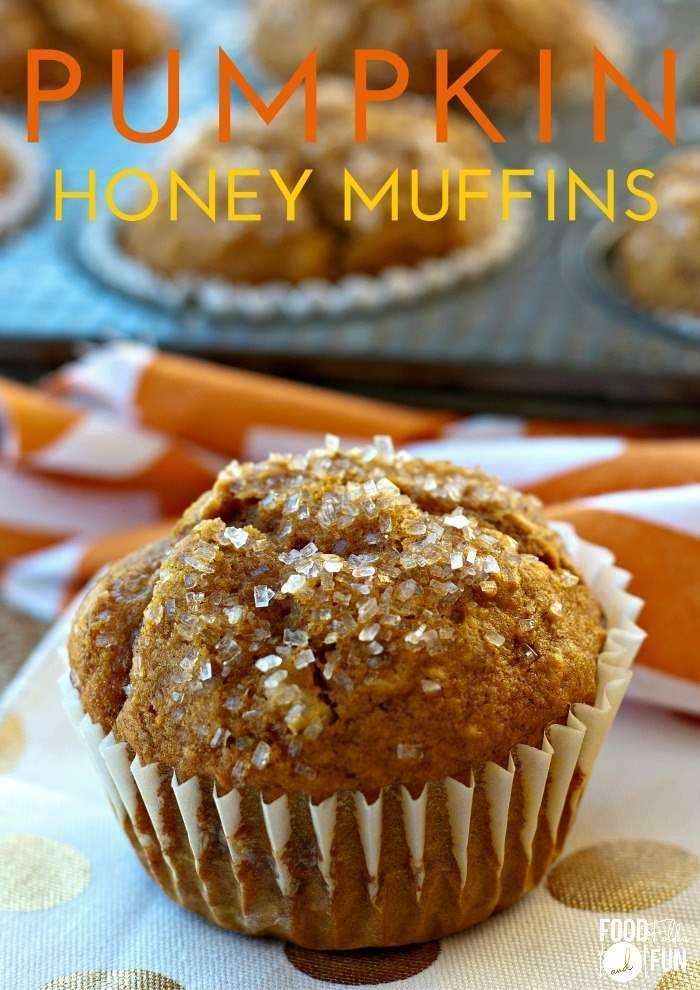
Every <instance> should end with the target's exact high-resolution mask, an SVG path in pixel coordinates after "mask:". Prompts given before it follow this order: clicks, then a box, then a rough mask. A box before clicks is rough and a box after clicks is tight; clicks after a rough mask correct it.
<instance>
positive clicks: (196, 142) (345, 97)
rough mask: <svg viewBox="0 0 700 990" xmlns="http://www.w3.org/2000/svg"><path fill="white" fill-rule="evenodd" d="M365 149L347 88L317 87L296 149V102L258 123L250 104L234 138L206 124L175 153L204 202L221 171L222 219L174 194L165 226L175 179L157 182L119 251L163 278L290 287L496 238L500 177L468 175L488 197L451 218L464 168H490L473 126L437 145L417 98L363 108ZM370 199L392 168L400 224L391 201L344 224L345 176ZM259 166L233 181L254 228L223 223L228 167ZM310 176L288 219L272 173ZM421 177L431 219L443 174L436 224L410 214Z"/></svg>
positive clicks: (331, 83)
mask: <svg viewBox="0 0 700 990" xmlns="http://www.w3.org/2000/svg"><path fill="white" fill-rule="evenodd" d="M368 117H369V120H368V143H367V144H366V145H363V144H357V143H356V142H355V141H354V123H353V114H352V87H351V86H350V84H349V83H348V82H347V81H345V80H341V79H334V78H332V79H328V78H326V79H321V80H319V86H318V140H317V141H316V142H315V143H304V142H302V141H300V135H301V134H303V129H304V125H303V105H302V103H301V101H300V100H296V101H294V102H293V103H291V104H290V105H289V106H288V107H285V108H284V110H283V111H282V112H281V114H280V116H279V117H278V118H277V119H276V120H275V121H274V122H273V123H272V124H271V125H265V124H264V123H263V122H262V121H261V120H260V118H259V117H258V116H257V115H256V113H255V112H254V111H253V110H251V109H250V108H247V109H239V108H236V119H235V140H234V142H233V143H232V144H231V145H226V144H221V143H220V142H219V140H218V129H217V125H216V124H215V123H211V124H209V125H206V126H204V127H203V128H201V129H200V131H199V132H198V133H197V134H196V135H195V136H194V137H193V139H192V141H191V142H190V143H189V144H188V146H187V147H186V148H185V149H184V151H182V152H181V153H180V154H179V155H176V156H175V157H174V158H173V159H172V160H170V161H169V162H168V163H167V165H168V170H169V169H170V168H172V169H174V170H175V171H176V172H177V173H178V174H179V175H180V176H182V178H183V179H184V180H185V181H186V182H187V183H188V184H189V185H190V186H192V188H193V189H195V190H196V191H197V192H198V194H199V195H200V196H201V195H203V194H204V191H205V190H206V189H207V188H208V176H209V172H210V170H212V169H214V170H215V171H216V173H217V178H218V184H217V221H216V224H213V223H212V222H211V220H210V219H209V218H208V217H207V216H206V215H205V214H204V213H203V212H202V211H201V209H200V208H199V207H197V206H196V205H195V204H194V203H192V202H191V201H190V200H189V199H186V198H185V197H184V196H180V198H179V220H178V223H176V224H174V223H172V222H171V220H170V209H169V191H168V185H169V181H170V177H169V174H168V172H166V174H165V177H164V179H163V180H162V182H161V186H162V192H163V195H162V196H161V202H160V204H159V206H158V207H157V208H156V209H155V210H154V212H153V213H151V215H150V216H149V217H147V218H145V219H144V220H141V221H140V222H139V223H135V224H127V225H126V227H125V230H124V232H123V235H122V242H123V245H124V247H125V249H126V250H127V251H128V252H129V253H130V254H132V255H133V256H135V257H137V258H139V259H140V260H141V261H143V262H144V263H145V264H147V265H148V266H149V267H150V268H152V269H153V270H154V271H156V272H158V273H160V274H163V275H167V276H172V275H181V274H190V275H204V276H209V277H219V278H222V279H226V280H228V281H231V282H245V283H250V284H258V283H261V282H267V281H271V280H276V279H282V280H285V281H288V282H293V283H297V282H300V281H302V280H303V279H306V278H327V279H331V280H335V279H338V278H340V277H342V276H343V275H347V274H350V273H353V272H366V273H369V274H376V273H378V272H380V271H381V270H382V269H384V268H386V267H388V266H390V265H408V266H411V265H415V264H417V263H418V262H419V261H421V260H422V259H424V258H430V257H440V256H443V255H446V254H449V253H450V252H452V251H455V250H457V249H458V248H461V247H467V246H469V245H478V244H480V243H482V242H484V241H486V240H488V239H489V238H490V237H492V236H493V235H494V232H495V231H496V230H497V229H498V226H499V224H500V215H499V212H498V205H497V202H498V201H497V197H496V195H495V187H494V182H495V180H494V179H493V178H492V177H490V176H474V177H472V178H470V180H469V188H470V190H472V191H474V192H484V191H486V192H488V193H489V196H488V199H484V200H473V201H471V202H470V203H469V212H468V217H467V219H466V220H465V221H460V220H459V219H458V217H457V209H456V206H455V203H456V188H455V187H456V184H457V181H458V179H457V173H458V169H460V168H466V169H468V168H475V169H491V170H494V168H495V163H494V160H493V158H492V156H491V152H490V149H489V147H488V145H487V143H486V141H485V139H484V138H483V137H482V135H481V134H480V132H479V131H478V130H477V129H476V127H474V126H472V125H471V124H469V123H468V122H466V121H463V120H456V121H454V122H453V123H452V124H451V125H450V141H449V142H448V143H447V145H445V144H439V145H438V144H436V143H435V133H434V130H435V124H434V114H433V111H432V108H431V106H430V104H428V103H427V102H425V101H423V100H421V99H418V98H416V97H414V98H412V100H411V99H409V100H408V102H406V103H402V105H401V106H399V105H396V106H394V105H389V104H387V105H375V106H373V107H372V108H371V110H370V112H369V115H368ZM346 167H347V168H348V169H349V171H350V172H351V174H352V175H353V177H354V178H355V179H356V181H357V182H358V183H359V184H360V185H361V186H362V187H363V188H364V189H365V190H366V191H367V192H368V194H369V195H372V196H373V195H375V193H377V192H378V191H379V189H380V188H381V187H382V186H383V185H384V183H385V182H386V180H387V178H388V177H389V176H390V174H391V173H392V172H393V170H394V169H396V168H397V167H398V168H399V178H400V181H399V203H398V216H399V219H398V220H396V221H393V220H391V219H390V217H389V213H388V207H387V203H388V199H387V200H385V201H384V202H383V203H382V204H380V205H379V206H378V207H377V208H376V209H375V210H374V211H373V212H369V211H368V210H367V209H366V207H365V206H363V205H362V204H361V203H360V201H359V199H358V200H356V202H355V205H354V212H353V218H352V220H351V221H346V220H345V219H344V216H343V207H344V189H343V182H344V170H345V168H346ZM237 168H238V169H240V168H256V169H259V170H260V173H261V174H260V176H259V177H256V178H247V179H243V178H242V179H239V180H238V182H237V189H239V190H244V191H248V192H251V191H255V192H256V193H257V198H256V199H248V200H240V201H238V202H237V204H236V209H237V211H238V213H239V214H243V213H254V214H259V215H260V216H261V218H262V219H261V220H259V221H252V222H248V221H246V222H242V221H240V220H233V221H230V220H228V188H227V181H226V176H227V173H228V171H229V170H231V169H237ZM307 168H309V169H313V174H312V175H311V176H310V178H309V179H308V181H307V183H306V185H305V187H304V189H303V190H302V192H301V194H300V196H299V198H298V199H297V205H296V217H295V219H294V220H293V221H291V220H290V221H288V220H287V218H286V204H285V200H284V198H283V196H282V194H281V193H280V191H279V189H278V188H277V186H276V185H275V182H274V180H273V179H272V177H271V176H270V175H269V174H268V170H270V169H277V171H278V172H279V174H280V176H281V177H282V179H283V181H284V182H285V183H287V184H288V186H290V187H292V188H293V187H294V185H295V183H296V182H297V180H298V179H299V178H300V177H301V175H302V173H303V172H304V170H305V169H307ZM414 168H415V169H418V171H419V174H420V187H419V193H420V195H419V206H420V209H421V210H422V211H423V212H424V213H437V212H438V210H439V209H440V206H441V203H442V173H443V170H444V169H448V170H449V172H450V182H451V195H452V198H453V203H452V209H450V210H449V211H448V214H447V215H446V216H445V217H444V218H443V219H441V220H438V221H435V222H430V223H428V222H426V221H423V220H420V219H418V218H417V217H415V216H414V215H413V213H412V210H411V192H410V186H409V181H410V172H411V169H414Z"/></svg>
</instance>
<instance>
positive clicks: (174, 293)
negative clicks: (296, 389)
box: [78, 207, 530, 321]
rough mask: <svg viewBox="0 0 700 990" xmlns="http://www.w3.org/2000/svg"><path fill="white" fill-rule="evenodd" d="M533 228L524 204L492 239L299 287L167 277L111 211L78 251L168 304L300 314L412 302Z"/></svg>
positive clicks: (489, 261) (224, 312)
mask: <svg viewBox="0 0 700 990" xmlns="http://www.w3.org/2000/svg"><path fill="white" fill-rule="evenodd" d="M529 226H530V225H529V224H528V223H527V221H526V218H525V212H524V210H522V209H519V210H516V209H515V207H513V212H512V215H511V219H510V220H508V221H499V224H498V226H497V227H496V228H495V229H494V232H493V235H492V236H491V237H490V238H488V239H486V240H483V241H481V242H480V243H479V244H476V245H470V246H469V247H464V248H460V249H458V250H456V251H453V252H451V253H450V254H448V255H446V256H445V257H442V258H428V259H425V260H423V261H421V262H419V263H418V264H417V265H414V266H411V267H408V266H389V267H387V268H385V269H383V271H381V272H380V273H379V274H378V275H364V274H353V275H346V276H344V277H343V278H341V279H339V280H338V281H336V282H332V281H330V280H329V279H321V278H310V279H305V280H303V281H301V282H299V283H298V284H296V285H293V284H291V283H289V282H283V281H278V280H271V281H269V282H264V283H262V284H260V285H250V284H248V283H245V282H239V283H237V284H234V283H231V282H227V281H225V280H224V279H216V278H210V279H209V278H202V277H198V276H194V275H180V276H178V277H177V278H166V277H165V276H162V275H159V274H157V273H156V272H154V271H153V270H152V269H150V268H149V267H148V266H147V265H145V264H144V263H143V262H141V261H140V260H139V259H138V258H135V257H133V256H132V255H129V254H128V253H127V252H126V251H124V250H123V249H122V247H121V245H120V243H119V239H118V236H117V229H118V225H117V221H116V220H115V219H114V218H113V217H111V216H109V215H104V216H102V217H100V218H98V219H97V220H95V222H94V223H91V224H89V225H86V226H85V227H83V228H82V229H81V231H80V233H79V240H78V249H79V252H80V256H81V258H82V261H83V264H84V265H85V266H86V267H87V268H88V270H89V271H90V272H91V273H92V274H93V275H95V276H96V277H97V278H99V279H100V280H101V281H102V282H105V283H107V284H108V285H110V286H112V288H115V289H118V290H119V291H120V292H124V293H126V294H127V295H131V296H136V297H138V298H139V299H142V300H144V301H145V302H148V303H153V304H155V305H157V306H161V307H163V308H165V309H174V310H177V309H183V308H185V307H187V306H195V307H197V308H199V309H201V310H202V311H203V312H204V313H207V314H208V315H209V316H212V317H214V318H216V319H224V318H226V317H241V318H244V319H248V320H254V321H263V320H268V319H272V318H275V317H285V318H288V319H292V320H299V319H305V318H308V317H313V316H328V317H337V316H341V315H343V314H344V313H351V312H356V311H363V312H367V311H370V312H371V311H375V310H380V309H386V308H388V307H390V306H392V305H396V304H398V305H405V304H406V303H410V302H414V301H416V300H418V299H421V298H423V297H425V296H429V295H433V294H435V293H437V292H444V291H446V290H449V289H452V288H455V287H456V286H458V285H460V284H461V283H463V282H468V281H473V280H475V279H478V278H481V277H483V276H485V275H487V274H488V273H489V272H490V271H492V270H494V269H495V268H498V267H499V266H501V265H503V264H504V263H505V262H506V261H507V260H508V259H509V258H511V257H512V256H513V255H514V254H515V252H516V251H517V249H518V247H520V246H522V245H523V244H524V242H525V240H526V238H527V232H528V230H529Z"/></svg>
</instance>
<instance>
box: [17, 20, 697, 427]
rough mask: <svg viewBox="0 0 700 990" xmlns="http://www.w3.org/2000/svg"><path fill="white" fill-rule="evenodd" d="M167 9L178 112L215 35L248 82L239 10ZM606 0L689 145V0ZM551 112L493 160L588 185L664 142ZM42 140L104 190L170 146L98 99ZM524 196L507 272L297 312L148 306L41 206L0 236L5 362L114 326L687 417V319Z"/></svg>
mask: <svg viewBox="0 0 700 990" xmlns="http://www.w3.org/2000/svg"><path fill="white" fill-rule="evenodd" d="M161 2H163V3H166V4H167V6H169V7H170V8H172V10H173V13H174V16H175V18H176V19H177V21H178V22H179V24H180V29H181V42H180V43H181V48H182V70H183V82H182V97H183V108H182V118H183V121H184V120H186V119H187V118H188V117H189V116H190V115H193V114H198V113H200V112H201V111H203V110H205V109H206V108H207V107H208V106H211V105H212V104H213V103H214V102H215V99H216V64H217V63H216V50H217V46H218V45H219V44H221V45H222V46H223V47H225V48H226V49H227V50H228V51H229V52H230V54H231V55H232V56H233V57H234V58H236V59H237V60H239V61H240V63H241V64H242V66H243V67H244V68H245V69H246V70H247V71H248V72H249V74H250V75H251V78H253V79H254V80H255V79H257V81H260V78H259V77H258V76H257V75H256V72H255V67H254V66H253V65H252V64H251V61H250V58H249V56H248V55H247V53H246V23H247V3H246V2H243V0H239V2H235V3H224V2H223V0H204V2H203V3H200V4H188V3H187V2H186V0H161ZM611 6H612V7H613V10H614V12H616V13H617V15H618V17H619V18H620V19H621V21H622V22H623V24H624V25H625V32H626V35H627V36H628V37H629V38H630V40H631V42H632V44H633V45H634V48H635V52H634V58H633V67H632V69H631V70H630V75H631V77H632V78H633V80H634V81H635V83H636V84H637V85H638V86H639V87H640V89H641V90H642V92H646V93H653V92H658V91H659V90H658V87H659V84H660V80H661V64H660V55H659V53H660V52H661V51H662V49H663V48H664V47H674V48H677V49H678V51H679V84H680V85H679V89H680V104H679V137H680V143H687V144H691V143H695V142H698V143H700V46H698V44H697V42H696V40H695V39H696V37H697V28H698V23H699V22H698V16H699V15H698V8H697V2H696V0H675V2H670V0H669V2H662V0H618V2H617V3H614V4H612V5H611ZM162 90H163V74H162V71H159V70H158V69H156V70H155V71H154V72H150V73H147V74H144V75H142V76H139V77H137V78H135V79H134V80H133V82H132V83H131V84H130V91H129V102H128V108H127V109H128V119H129V120H130V123H132V125H133V126H139V124H141V125H142V126H144V127H145V126H153V119H152V118H151V119H149V118H148V107H149V106H152V107H154V108H160V107H162V105H163V92H162ZM50 111H53V112H50ZM159 112H160V111H159V109H154V110H153V111H152V113H155V114H156V115H157V114H158V113H159ZM144 114H145V118H144ZM556 117H557V119H556V127H555V140H554V142H553V144H552V145H549V146H544V147H543V146H540V145H538V144H537V140H536V129H535V126H534V118H533V117H532V115H526V116H525V117H524V118H523V119H522V120H517V119H512V118H511V119H504V120H502V121H499V124H500V125H501V127H502V129H503V131H504V133H505V134H506V135H507V137H508V142H507V143H506V144H505V145H502V146H498V147H497V148H495V151H496V153H497V154H498V155H499V157H500V158H501V159H502V161H503V163H504V165H506V166H511V167H538V166H539V167H540V169H544V168H546V167H547V166H548V165H549V164H550V163H551V164H555V165H557V166H558V168H559V169H560V170H564V169H565V168H566V166H567V164H571V166H572V167H574V168H575V169H576V170H577V171H578V172H579V174H580V175H581V176H582V177H583V178H584V179H586V180H587V181H589V182H590V184H591V185H593V186H594V187H597V186H598V185H599V184H600V182H601V180H602V179H603V176H604V169H605V168H607V167H615V168H617V169H618V170H619V174H620V175H621V176H623V175H624V174H625V173H626V172H627V171H628V170H630V169H632V168H636V167H643V166H647V167H653V164H654V163H655V162H657V161H658V160H659V159H660V158H661V157H663V155H665V154H666V153H668V152H669V151H670V150H672V149H670V148H669V147H668V146H667V145H666V144H665V142H664V141H663V139H662V138H661V136H660V135H658V133H657V132H655V131H654V130H653V128H652V126H651V125H650V124H649V123H648V122H647V121H645V120H644V119H643V118H642V117H641V115H640V114H639V113H638V112H637V111H636V110H635V109H634V107H633V106H632V105H631V104H629V103H628V102H627V101H626V100H625V99H624V98H623V97H619V98H613V99H612V100H611V103H610V120H609V134H610V140H609V142H608V144H607V145H606V146H604V147H601V146H600V145H598V146H596V145H594V144H593V142H592V140H591V136H590V135H591V120H590V98H589V97H588V96H587V97H586V99H585V100H583V99H582V100H581V102H580V103H578V104H576V105H574V106H570V107H567V108H560V109H559V110H558V111H557V114H556ZM41 148H42V150H43V153H44V156H45V158H47V160H48V166H49V169H50V170H53V168H57V167H62V168H64V170H65V182H66V186H67V187H68V186H70V185H76V186H77V185H81V184H84V182H85V177H86V172H87V169H88V168H89V167H93V168H96V169H97V172H98V185H99V186H100V187H101V188H103V187H104V184H105V183H106V181H107V180H108V178H109V177H110V176H111V175H112V174H113V173H114V172H115V171H117V170H118V169H120V168H128V167H145V168H150V167H151V165H152V162H153V158H154V157H160V156H161V155H162V154H163V152H164V150H166V149H165V148H164V145H159V146H157V148H155V149H154V148H153V147H148V146H139V145H134V144H129V143H128V142H126V141H124V140H123V139H122V138H120V137H119V136H118V135H117V134H115V132H114V130H113V128H112V124H111V115H110V110H109V94H107V93H103V94H101V95H94V96H91V97H90V98H85V99H81V100H76V101H74V102H72V103H71V104H68V105H67V107H65V108H61V107H60V106H59V107H56V108H49V112H47V113H46V118H45V128H44V136H43V139H42V145H41ZM533 188H534V193H535V200H533V202H532V203H530V204H526V206H527V207H528V209H529V208H530V207H531V211H530V212H531V216H532V219H533V223H534V230H533V232H532V234H531V240H530V242H529V244H528V246H527V248H526V249H525V250H523V251H521V252H519V253H518V254H517V255H516V256H515V257H514V258H513V259H512V260H511V261H509V262H508V263H506V264H505V266H503V267H502V268H500V269H498V270H495V271H492V272H490V273H488V274H487V275H485V276H484V277H483V278H481V279H478V280H477V281H474V282H467V283H464V284H461V285H457V286H452V287H450V288H443V289H436V291H435V292H433V293H432V294H428V295H426V296H425V297H423V298H420V299H411V298H407V300H406V302H405V303H394V304H392V305H391V306H388V307H385V308H380V309H378V310H375V311H373V312H367V311H363V309H362V307H360V306H358V307H357V308H355V309H353V310H351V311H349V312H344V313H342V314H341V315H332V314H329V313H326V314H325V315H320V316H319V315H316V316H309V315H308V314H302V315H301V316H300V317H299V318H297V319H290V318H288V317H284V318H280V317H265V316H264V314H262V316H263V318H258V319H252V318H251V317H250V316H246V317H242V316H241V315H237V316H234V315H230V314H228V313H227V314H225V315H216V314H215V313H212V312H208V311H206V310H205V309H204V308H203V307H201V306H200V305H197V304H196V302H193V301H192V299H191V298H190V297H189V296H187V294H185V296H183V298H182V300H181V301H179V302H178V304H177V305H175V306H172V305H171V306H170V307H168V306H159V305H155V304H152V303H149V302H145V301H144V300H143V299H140V298H138V296H137V295H132V294H127V293H125V292H122V291H118V290H116V289H114V288H112V287H109V286H108V285H107V284H106V283H105V282H104V281H103V280H101V279H99V278H96V277H95V276H94V275H93V274H91V272H90V270H89V266H88V265H86V264H85V262H84V259H83V258H82V257H81V256H80V252H79V251H78V249H77V246H76V245H77V244H79V243H81V242H84V228H83V225H82V224H81V223H80V222H79V221H78V220H76V219H75V217H76V213H77V211H75V210H73V209H72V206H73V204H69V207H68V209H67V211H66V213H67V216H69V217H72V219H71V220H70V221H66V222H64V223H62V224H59V223H56V222H55V221H54V220H53V217H52V216H51V214H50V207H49V208H48V209H47V210H45V211H44V213H43V215H42V216H41V217H40V219H38V220H37V221H36V222H35V223H33V224H32V225H31V226H27V227H25V228H24V229H23V230H22V231H20V232H19V233H18V234H15V236H14V237H13V238H11V239H10V240H9V241H7V242H5V243H4V244H2V245H0V361H2V363H3V364H4V365H5V366H6V367H8V366H9V364H10V363H12V364H13V365H14V366H15V367H18V366H21V365H22V363H23V362H24V361H31V362H32V363H33V365H36V363H37V362H39V363H42V364H46V365H47V366H49V365H51V364H53V363H55V362H57V361H60V360H63V359H65V358H66V357H68V356H70V354H71V353H73V352H74V350H75V349H76V347H80V346H82V345H84V344H87V343H88V342H91V341H95V340H102V339H106V338H113V337H114V336H120V337H131V338H137V339H145V340H147V341H151V342H154V343H158V344H160V345H162V346H164V347H167V348H171V349H176V350H180V351H184V352H191V353H196V354H201V355H204V356H207V355H209V356H212V357H216V358H218V359H221V360H226V361H230V362H235V363H236V364H238V365H240V366H245V367H251V368H255V369H261V370H267V371H271V372H278V373H283V374H288V375H293V376H297V377H305V378H314V379H323V380H326V381H332V382H336V383H339V384H343V385H349V386H350V387H354V388H357V387H361V388H362V389H363V390H365V391H369V392H377V393H385V392H386V391H387V389H390V390H392V391H393V390H396V391H398V392H401V393H402V394H404V395H406V394H408V395H410V397H411V398H412V399H419V400H420V399H421V398H424V399H425V400H426V401H430V402H433V403H435V402H443V403H445V404H449V405H452V406H454V405H455V404H456V405H461V406H463V407H464V408H467V407H470V406H472V405H473V404H476V403H477V402H478V403H481V404H482V405H487V406H491V407H492V408H493V407H500V408H503V407H507V406H508V405H509V404H510V403H514V404H517V405H518V408H521V409H522V408H523V407H526V408H528V409H529V410H531V411H539V410H540V409H542V408H544V406H543V403H544V404H549V407H550V408H556V409H561V410H562V411H565V412H566V411H570V410H572V409H573V406H574V405H575V403H576V401H577V400H581V401H587V402H592V403H593V404H594V405H597V404H598V400H599V399H601V398H604V399H607V400H611V401H616V400H619V401H623V402H637V403H639V402H642V403H644V404H645V405H647V406H653V407H655V408H656V415H657V416H660V417H661V416H662V417H664V418H669V417H673V416H675V415H676V413H675V412H674V411H673V410H674V408H676V409H677V408H678V407H679V406H683V407H684V409H683V415H684V416H688V415H690V416H693V417H695V416H696V415H697V409H698V408H700V403H699V401H698V400H700V346H698V342H699V339H700V335H699V334H698V333H697V332H695V331H694V330H689V328H688V326H687V325H685V324H684V323H683V321H680V322H679V321H677V320H676V319H672V318H669V319H665V318H660V317H658V316H657V315H653V316H650V315H649V314H644V313H641V312H639V311H638V310H637V309H635V307H634V305H633V304H632V303H631V302H629V301H628V300H626V298H625V296H624V293H623V292H622V290H621V289H620V288H619V287H618V286H617V283H616V282H615V280H614V277H613V276H612V273H611V272H610V270H609V268H608V267H607V264H606V261H607V257H608V255H607V252H608V251H609V249H610V246H611V244H612V241H611V238H612V239H613V240H614V237H615V234H616V230H617V228H616V226H614V225H613V226H612V227H611V225H610V224H609V223H608V222H607V221H603V222H601V221H600V218H599V215H596V214H594V213H591V214H590V216H589V215H586V213H585V212H584V215H583V216H581V218H580V219H579V220H578V221H577V222H576V223H575V224H570V223H568V222H567V221H566V220H562V221H561V222H559V221H558V222H556V223H547V221H546V220H545V219H544V206H543V202H542V196H541V191H539V189H538V185H537V183H535V185H534V187H533ZM93 260H94V259H93ZM92 267H94V265H93V266H92ZM28 286H31V291H27V287H28ZM257 315H258V316H260V315H261V314H257ZM302 316H303V318H302ZM20 370H21V367H20ZM645 416H647V417H648V416H649V409H648V408H647V409H646V411H645Z"/></svg>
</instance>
